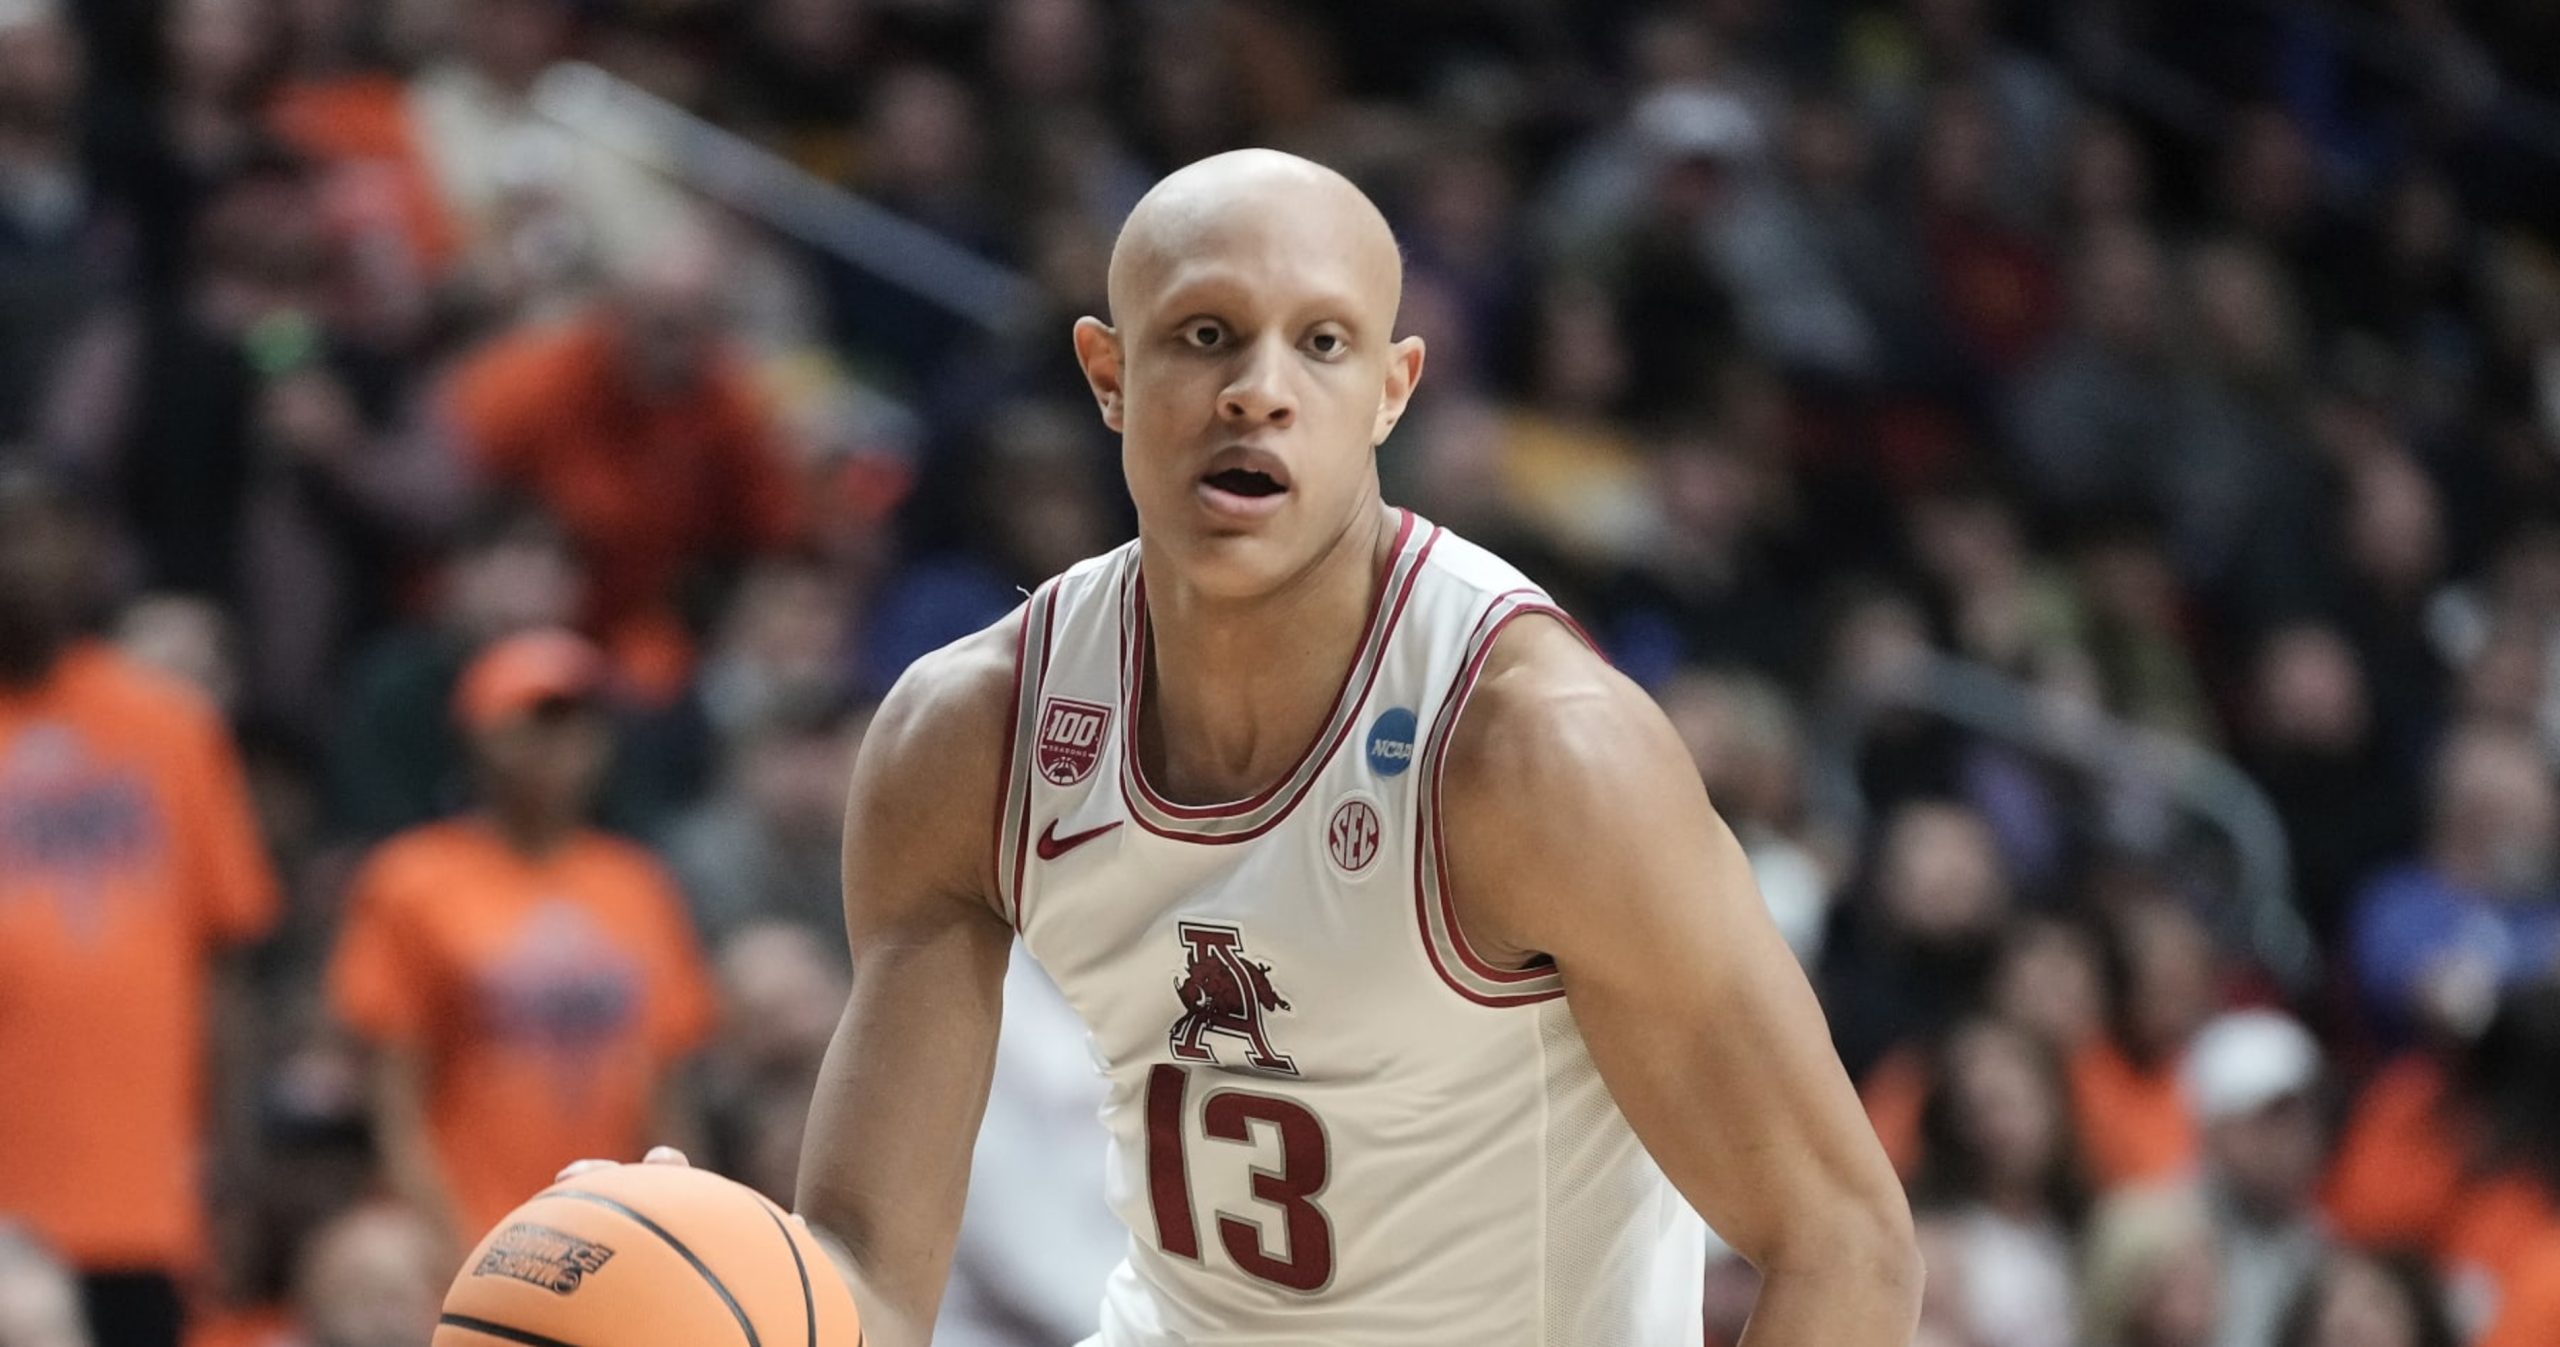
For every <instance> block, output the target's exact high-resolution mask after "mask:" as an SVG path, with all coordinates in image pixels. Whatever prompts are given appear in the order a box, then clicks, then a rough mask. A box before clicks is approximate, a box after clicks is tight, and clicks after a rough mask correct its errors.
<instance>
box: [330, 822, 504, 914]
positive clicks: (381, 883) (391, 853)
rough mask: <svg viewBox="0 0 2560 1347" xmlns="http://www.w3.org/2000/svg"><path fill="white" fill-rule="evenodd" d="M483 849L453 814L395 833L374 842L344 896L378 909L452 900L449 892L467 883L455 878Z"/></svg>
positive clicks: (458, 890) (461, 889)
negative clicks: (456, 882) (455, 882)
mask: <svg viewBox="0 0 2560 1347" xmlns="http://www.w3.org/2000/svg"><path fill="white" fill-rule="evenodd" d="M481 851H482V845H481V843H480V841H479V839H478V838H477V837H476V836H474V835H473V833H472V831H471V829H470V827H469V825H467V824H464V823H461V822H459V821H456V820H450V819H448V820H445V821H442V822H437V823H426V824H420V825H419V826H417V827H415V828H410V829H407V830H406V831H403V832H397V833H393V834H392V835H391V836H389V837H387V838H384V839H383V840H382V841H380V842H378V843H375V844H374V847H373V849H372V850H371V851H368V852H366V853H365V854H364V858H363V860H361V861H360V862H358V864H357V867H356V871H355V875H354V877H353V879H352V880H351V881H350V883H349V887H348V895H347V896H348V901H349V902H350V903H351V904H353V905H354V906H355V907H356V908H358V909H360V910H365V911H370V912H373V913H375V914H376V915H379V914H380V913H381V912H382V911H383V910H385V909H389V908H397V907H400V906H402V905H404V904H408V903H413V902H426V903H435V902H447V901H451V900H452V895H455V894H458V893H461V892H465V891H467V886H457V885H455V884H454V882H453V881H454V880H455V879H456V878H457V877H458V874H459V873H460V872H462V871H465V870H467V869H468V868H470V867H471V866H472V865H473V864H474V863H475V861H476V859H477V857H478V856H479V855H480V854H481ZM413 895H414V896H413Z"/></svg>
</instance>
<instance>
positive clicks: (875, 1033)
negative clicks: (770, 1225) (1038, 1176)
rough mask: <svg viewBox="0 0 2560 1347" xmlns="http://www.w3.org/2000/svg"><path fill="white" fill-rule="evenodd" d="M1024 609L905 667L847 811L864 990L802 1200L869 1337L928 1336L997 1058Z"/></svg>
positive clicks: (848, 873)
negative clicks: (1001, 877) (1001, 904)
mask: <svg viewBox="0 0 2560 1347" xmlns="http://www.w3.org/2000/svg"><path fill="white" fill-rule="evenodd" d="M1018 621H1019V619H1018V618H1014V619H1008V620H1007V621H1006V622H1004V623H1000V624H998V625H997V626H996V627H994V628H991V629H989V630H988V631H986V632H981V633H979V634H978V635H977V636H973V637H970V638H969V639H967V640H965V641H962V642H960V643H958V644H956V645H954V646H951V647H948V648H946V649H944V650H942V651H938V652H936V653H935V654H933V655H929V656H927V657H926V658H925V659H923V660H921V661H918V662H917V664H916V665H915V666H914V667H913V668H911V669H909V670H908V672H907V674H906V676H905V677H903V678H901V679H900V680H899V682H898V685H897V687H896V688H895V689H893V690H892V691H891V692H890V694H889V697H888V699H887V700H886V701H884V702H883V703H882V704H881V707H880V711H879V714H878V715H877V716H876V717H875V718H874V720H873V721H872V725H871V729H870V732H869V733H868V734H867V735H866V736H865V738H864V741H863V746H862V750H861V754H860V756H859V758H858V760H857V761H856V763H855V766H854V772H853V785H852V789H851V791H850V796H849V800H848V803H847V805H846V813H845V842H844V883H845V926H846V932H847V935H848V936H849V938H850V940H851V943H852V948H853V970H854V975H853V993H852V997H851V999H850V1001H849V1003H848V1004H847V1006H846V1008H845V1015H844V1019H843V1021H842V1022H841V1023H840V1024H839V1025H838V1026H837V1028H836V1035H835V1040H834V1042H833V1044H832V1045H831V1046H830V1047H829V1048H828V1050H827V1056H826V1061H825V1064H824V1066H823V1067H822V1069H821V1072H820V1076H819V1080H818V1089H817V1096H816V1098H815V1100H814V1101H813V1102H812V1104H811V1106H810V1110H809V1128H808V1137H807V1140H806V1142H805V1143H804V1146H803V1149H802V1153H801V1162H800V1185H799V1195H798V1203H797V1205H798V1208H799V1211H800V1213H801V1215H803V1216H804V1217H806V1218H807V1219H808V1221H809V1224H810V1225H811V1227H812V1228H813V1229H814V1230H816V1231H817V1232H818V1234H819V1235H820V1236H821V1238H822V1239H823V1240H824V1241H825V1242H826V1243H827V1244H828V1246H829V1248H830V1252H833V1253H835V1254H836V1255H837V1256H838V1257H839V1258H840V1259H841V1260H843V1261H844V1262H845V1263H846V1264H847V1265H848V1266H847V1267H846V1269H845V1270H846V1272H847V1275H848V1276H849V1277H850V1279H851V1280H852V1282H853V1288H854V1296H855V1299H856V1301H857V1302H858V1303H859V1304H860V1305H861V1307H862V1316H863V1325H864V1337H865V1341H866V1342H868V1343H870V1344H872V1345H873V1347H922V1345H923V1344H924V1343H925V1341H926V1340H927V1339H928V1337H929V1336H930V1335H931V1332H932V1327H933V1314H934V1309H935V1306H936V1305H937V1304H938V1303H939V1302H940V1300H941V1298H942V1284H943V1281H944V1278H945V1277H946V1276H947V1275H948V1274H949V1270H950V1265H951V1251H952V1247H953V1244H954V1243H955V1242H956V1241H957V1239H958V1235H959V1228H960V1213H961V1207H962V1204H963V1201H964V1200H965V1198H966V1196H967V1193H968V1183H969V1156H970V1151H971V1148H972V1146H973V1143H974V1142H975V1140H976V1137H977V1132H978V1122H979V1118H980V1117H981V1115H982V1114H983V1113H984V1112H985V1109H986V1101H987V1087H988V1081H989V1079H990V1078H991V1076H992V1075H993V1073H994V1069H995V1048H996V1027H997V1021H998V1018H999V1016H1000V1014H1001V1012H1002V1010H1003V1002H1004V970H1005V960H1006V955H1007V951H1008V949H1009V947H1010V945H1011V943H1012V938H1013V932H1012V929H1011V927H1009V926H1008V925H1006V923H1005V921H1004V919H1003V918H1002V917H1001V916H999V915H998V914H997V911H996V908H995V906H994V904H993V902H992V901H991V893H992V890H993V883H994V876H993V867H994V861H993V848H992V843H991V839H992V838H993V836H994V830H995V827H996V818H995V800H996V788H997V785H998V782H999V781H1000V780H1001V774H1002V773H1003V771H1004V769H1005V762H1004V754H1005V745H1004V729H1005V726H1006V724H1007V723H1008V721H1009V720H1010V719H1011V711H1012V698H1013V651H1014V647H1015V642H1014V626H1015V623H1017V622H1018Z"/></svg>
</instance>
